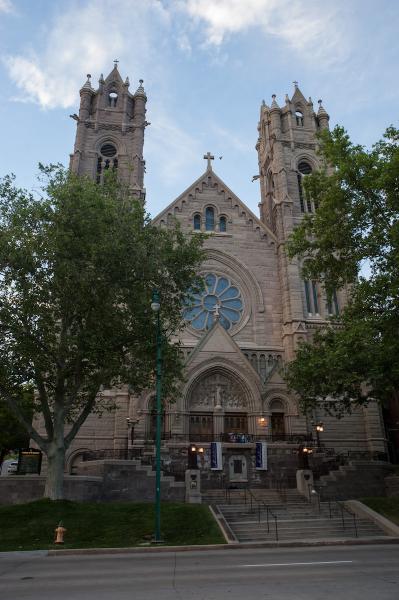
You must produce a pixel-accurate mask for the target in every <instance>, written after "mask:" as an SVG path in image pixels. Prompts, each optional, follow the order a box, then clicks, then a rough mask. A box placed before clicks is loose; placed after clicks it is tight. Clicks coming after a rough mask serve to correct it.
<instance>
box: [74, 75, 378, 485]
mask: <svg viewBox="0 0 399 600" xmlns="http://www.w3.org/2000/svg"><path fill="white" fill-rule="evenodd" d="M128 87H129V83H128V80H126V81H125V83H123V81H122V79H121V77H120V75H119V72H118V69H117V67H116V66H115V67H114V69H113V70H112V72H111V73H110V75H109V76H108V77H107V78H106V79H105V80H104V79H103V77H102V76H101V78H100V81H99V88H98V89H97V90H94V89H93V88H92V86H91V83H90V78H88V81H87V82H86V84H85V85H84V86H83V88H82V89H81V91H80V94H81V104H80V111H79V116H76V115H75V117H74V118H75V119H76V120H77V134H76V143H75V149H74V153H73V155H72V156H71V169H72V170H73V171H74V172H76V173H78V174H85V175H88V176H90V177H95V178H97V180H98V181H99V182H101V177H102V176H103V172H104V169H106V168H117V169H118V175H119V177H120V178H121V179H122V180H123V181H124V182H125V183H126V184H127V185H129V186H130V188H131V190H132V196H133V197H135V198H138V199H143V198H144V193H145V192H144V187H143V185H144V184H143V172H144V160H143V143H144V129H145V126H146V125H147V122H146V121H145V104H146V94H145V92H144V89H143V86H142V82H140V86H139V88H138V90H137V91H136V93H135V94H134V95H132V94H130V93H129V91H128ZM328 121H329V117H328V115H327V113H326V111H325V109H324V108H323V106H322V105H321V102H320V106H319V108H318V112H317V113H315V111H314V108H313V104H312V101H311V100H310V99H309V100H306V99H305V97H304V96H303V94H302V93H301V91H300V90H299V88H298V87H297V86H296V87H295V91H294V94H293V96H292V98H289V97H288V96H286V101H285V105H284V107H282V108H280V107H279V106H278V104H277V101H276V98H275V97H273V101H272V103H271V106H270V107H269V106H267V105H266V104H265V103H263V104H262V106H261V109H260V120H259V124H258V141H257V144H256V149H257V151H258V158H259V182H260V205H259V206H260V216H259V217H257V216H256V215H254V214H253V213H252V212H251V211H250V210H249V208H248V207H247V206H245V204H244V203H243V202H242V201H241V200H240V199H239V198H238V197H237V196H236V195H235V194H234V192H233V191H232V190H230V189H229V187H228V186H227V185H226V184H225V183H224V182H223V181H222V180H221V179H220V178H219V177H218V175H217V174H216V173H215V172H214V170H213V168H212V158H213V157H212V156H211V155H210V154H209V153H208V154H207V155H206V156H205V157H204V158H205V159H206V160H207V163H206V169H205V171H204V172H203V173H202V175H201V176H200V177H199V178H198V179H197V180H196V181H195V182H194V183H193V184H192V185H191V186H190V187H189V188H188V189H186V190H185V191H184V192H183V193H182V194H181V195H180V196H179V197H178V198H177V199H176V200H174V201H173V202H172V203H171V204H170V205H169V206H168V207H167V208H165V209H164V210H163V211H162V212H161V213H160V214H159V215H158V216H156V217H155V219H154V222H155V223H156V224H157V225H158V226H159V227H170V226H172V225H173V223H174V222H175V220H177V221H178V222H179V223H180V224H181V226H182V229H183V230H184V231H185V232H187V235H196V232H197V231H206V232H207V233H209V238H208V239H207V240H206V243H205V249H206V257H205V260H204V263H203V265H202V269H201V273H202V274H203V275H204V277H205V281H206V287H205V290H204V291H203V293H202V294H199V295H196V296H194V298H193V299H192V301H191V304H190V305H189V306H186V307H184V308H183V316H184V318H185V319H186V327H185V329H184V331H183V332H182V334H181V343H182V348H183V352H184V355H185V359H186V367H185V380H184V383H182V386H181V390H180V393H179V394H178V395H177V396H176V398H174V399H173V402H171V403H168V404H167V405H165V407H164V409H165V412H164V421H163V422H164V434H165V436H164V437H165V440H164V442H163V448H162V452H163V460H164V465H168V464H171V463H173V462H176V463H179V464H180V465H182V464H183V463H185V461H186V457H187V445H188V443H189V441H190V442H192V443H193V442H197V443H198V444H201V445H202V446H203V448H204V453H203V454H202V455H201V467H202V469H203V472H204V479H205V480H207V481H208V487H214V486H215V485H216V484H217V481H218V479H217V476H219V475H220V474H215V475H214V477H212V473H211V471H210V451H209V446H210V442H211V441H212V440H219V441H221V442H222V443H223V453H224V476H225V477H226V478H228V479H229V481H231V482H234V481H237V483H240V482H244V481H247V480H248V479H251V480H252V481H254V482H256V483H257V484H258V485H261V484H262V483H263V484H266V483H267V485H268V486H269V487H270V486H271V485H272V479H273V478H274V480H278V479H279V478H280V479H281V477H282V476H283V475H284V464H286V466H287V469H288V471H289V473H288V471H287V472H286V473H285V475H287V476H290V477H291V475H292V473H293V472H294V471H295V468H296V467H295V465H296V463H295V460H296V459H295V460H294V459H293V458H292V457H293V456H294V457H295V456H296V454H297V450H298V445H300V444H301V443H305V441H306V440H307V441H308V440H309V437H310V436H312V437H313V439H315V431H314V425H315V423H316V422H317V421H319V420H322V421H323V424H324V432H323V433H322V434H320V442H321V444H322V446H324V447H334V448H335V449H337V450H340V451H346V450H356V451H371V452H382V453H383V452H385V451H386V445H385V436H384V433H383V425H382V420H381V414H380V410H379V408H378V406H377V405H376V404H370V406H369V407H368V408H362V409H357V410H355V411H354V412H353V413H352V414H351V415H349V416H347V417H345V418H343V419H341V420H339V421H338V420H336V419H334V418H333V417H330V416H328V415H326V414H323V413H322V412H321V411H320V413H317V414H316V413H315V414H313V415H311V416H309V415H308V416H305V415H303V414H301V413H300V410H299V407H298V400H297V398H295V397H294V396H293V395H292V394H289V392H288V390H287V388H286V386H285V383H284V381H283V379H282V377H281V375H280V370H279V366H280V365H282V364H283V363H284V362H285V361H288V360H291V359H292V358H293V357H294V355H295V350H296V348H297V346H298V343H299V342H301V341H302V340H306V339H311V338H312V335H313V332H314V331H315V330H316V329H317V328H318V327H321V326H323V325H325V324H326V322H327V321H328V319H329V317H330V316H331V315H332V314H335V313H336V312H337V311H339V309H340V308H342V306H343V305H344V304H345V296H346V293H345V290H342V291H340V292H339V293H337V294H336V295H334V297H333V298H327V297H326V295H325V292H324V290H323V289H322V288H321V286H320V285H318V284H317V283H316V282H304V281H303V280H302V277H301V265H300V264H299V262H298V261H297V260H292V261H290V260H289V258H288V256H287V254H286V249H285V244H286V241H287V238H288V236H289V235H290V233H291V232H292V230H293V228H294V227H295V225H296V224H298V223H299V222H300V220H301V218H302V217H303V215H304V214H305V213H306V212H309V211H314V210H315V209H316V207H315V206H314V205H313V202H312V200H311V199H309V198H306V197H305V194H304V191H303V190H302V185H301V182H302V178H303V177H306V175H307V174H308V173H309V172H311V171H312V170H313V169H315V168H317V166H318V160H319V159H318V156H317V149H318V148H317V138H316V133H317V131H319V130H320V129H322V128H326V127H328ZM107 161H108V162H107ZM115 161H116V162H115ZM106 393H107V394H108V395H109V397H110V399H112V400H114V401H115V402H116V405H117V410H116V411H115V412H113V413H110V414H106V415H104V416H103V417H102V418H98V417H97V416H95V415H91V416H90V417H89V418H88V419H87V421H86V423H85V424H84V426H83V427H82V429H81V431H80V433H79V435H78V437H77V438H76V440H75V442H74V444H73V447H72V448H71V450H70V453H69V456H68V463H67V468H68V471H69V472H73V470H74V465H75V467H76V464H77V461H79V457H80V456H81V454H82V452H83V451H86V450H99V449H115V450H120V449H122V450H123V449H126V450H128V451H129V452H136V451H140V452H141V453H142V455H145V454H148V455H151V454H152V453H153V441H152V440H153V436H154V410H153V403H154V391H152V390H149V391H147V392H146V393H143V394H141V395H140V396H139V397H135V396H132V395H131V394H130V393H129V390H128V389H127V387H126V388H122V389H119V390H109V391H107V392H106ZM257 439H262V440H267V442H268V445H269V456H270V463H269V472H268V473H262V472H260V471H256V470H255V469H254V449H255V443H254V442H255V441H256V440H257ZM284 457H285V459H284ZM284 460H285V462H284ZM294 463H295V464H294ZM282 474H283V475H282Z"/></svg>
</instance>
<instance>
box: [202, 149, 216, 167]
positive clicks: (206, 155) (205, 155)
mask: <svg viewBox="0 0 399 600" xmlns="http://www.w3.org/2000/svg"><path fill="white" fill-rule="evenodd" d="M204 159H205V160H207V161H208V164H207V167H206V168H207V169H208V171H212V164H211V160H215V157H214V156H212V154H211V153H210V152H207V153H206V154H204Z"/></svg>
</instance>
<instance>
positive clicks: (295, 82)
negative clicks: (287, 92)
mask: <svg viewBox="0 0 399 600" xmlns="http://www.w3.org/2000/svg"><path fill="white" fill-rule="evenodd" d="M292 83H293V84H294V86H295V89H296V88H297V87H298V82H297V81H293V82H292Z"/></svg>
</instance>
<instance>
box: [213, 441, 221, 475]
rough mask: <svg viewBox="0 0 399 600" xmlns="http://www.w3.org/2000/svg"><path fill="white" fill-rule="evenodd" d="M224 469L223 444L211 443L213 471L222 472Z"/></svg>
mask: <svg viewBox="0 0 399 600" xmlns="http://www.w3.org/2000/svg"><path fill="white" fill-rule="evenodd" d="M222 469H223V461H222V443H221V442H211V470H212V471H221V470H222Z"/></svg>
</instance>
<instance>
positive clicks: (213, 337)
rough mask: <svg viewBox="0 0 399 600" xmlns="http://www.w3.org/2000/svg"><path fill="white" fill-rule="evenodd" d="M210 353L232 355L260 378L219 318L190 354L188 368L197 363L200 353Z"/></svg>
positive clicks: (221, 355) (234, 359) (219, 355)
mask: <svg viewBox="0 0 399 600" xmlns="http://www.w3.org/2000/svg"><path fill="white" fill-rule="evenodd" d="M208 353H209V354H213V355H217V356H218V357H224V358H226V355H230V356H231V357H232V358H233V357H234V358H233V360H232V362H235V363H236V364H237V365H241V366H242V367H245V369H250V370H251V371H253V376H254V377H255V378H256V379H259V375H258V373H257V372H256V371H255V369H254V368H253V366H252V365H251V363H250V362H249V360H248V359H247V358H246V357H245V355H244V354H243V352H242V350H241V348H240V347H239V346H238V345H237V344H236V342H235V341H234V340H233V338H232V337H231V336H230V335H229V334H228V332H227V331H226V330H225V328H224V327H222V325H221V324H220V323H219V321H218V320H217V321H214V323H213V325H212V327H211V328H210V329H208V331H207V332H206V333H205V334H204V335H203V337H202V338H201V339H200V341H199V342H198V344H197V345H196V347H195V348H194V350H193V351H192V353H191V354H190V355H189V357H188V359H187V361H186V368H187V367H189V366H190V365H192V364H195V363H196V362H197V360H198V359H199V355H201V354H208ZM201 362H202V361H201Z"/></svg>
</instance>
